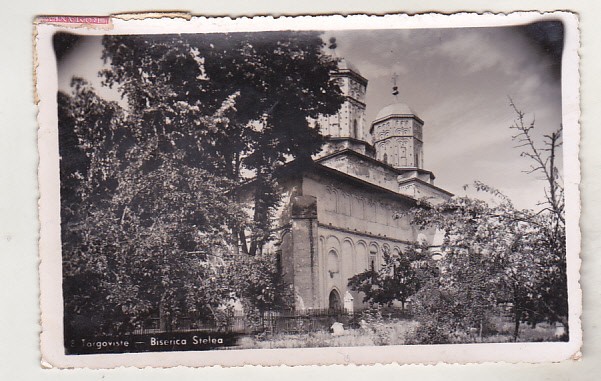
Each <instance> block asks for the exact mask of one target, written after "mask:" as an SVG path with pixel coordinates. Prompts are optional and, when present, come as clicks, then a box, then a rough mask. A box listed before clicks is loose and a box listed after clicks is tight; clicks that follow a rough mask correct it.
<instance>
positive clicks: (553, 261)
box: [509, 99, 568, 336]
mask: <svg viewBox="0 0 601 381" xmlns="http://www.w3.org/2000/svg"><path fill="white" fill-rule="evenodd" d="M509 103H510V106H511V107H512V109H513V110H514V111H515V113H516V116H517V118H516V120H515V121H514V123H513V125H511V129H513V130H514V131H516V134H515V135H514V136H513V139H514V141H516V143H517V147H516V148H519V149H521V150H522V151H521V153H520V154H521V156H522V157H526V158H528V159H530V162H531V163H532V164H531V166H530V169H529V170H527V171H525V172H526V173H529V174H535V175H537V176H540V177H539V178H540V179H541V180H542V181H544V182H545V183H546V186H545V199H544V201H543V202H541V203H540V204H539V206H541V207H542V209H541V211H540V212H539V214H540V220H541V221H540V226H542V227H543V229H541V231H540V238H541V247H544V249H545V252H546V254H547V255H544V256H543V257H542V258H543V261H544V266H545V267H546V269H547V271H546V272H545V274H544V277H543V279H542V280H541V282H540V284H539V290H540V291H541V294H542V295H541V296H540V298H539V299H538V301H537V303H535V305H533V308H535V309H536V311H537V313H538V315H540V316H543V317H544V318H545V319H546V320H549V321H551V322H557V321H559V322H561V323H562V324H563V325H564V327H565V328H566V332H567V330H568V288H567V273H566V226H565V197H564V188H563V181H562V178H561V172H560V170H559V169H558V163H559V162H560V160H559V158H560V157H561V151H560V148H561V146H562V137H561V136H562V135H561V132H562V127H561V126H560V127H559V129H557V130H556V131H554V132H552V133H551V134H545V135H543V141H542V143H537V142H536V140H535V138H534V136H533V132H534V131H535V128H536V124H535V120H534V119H532V121H531V122H529V123H527V122H526V115H525V113H524V112H523V111H521V110H520V109H519V108H518V107H517V106H516V105H515V103H514V102H513V100H511V99H510V100H509ZM566 336H567V335H566Z"/></svg>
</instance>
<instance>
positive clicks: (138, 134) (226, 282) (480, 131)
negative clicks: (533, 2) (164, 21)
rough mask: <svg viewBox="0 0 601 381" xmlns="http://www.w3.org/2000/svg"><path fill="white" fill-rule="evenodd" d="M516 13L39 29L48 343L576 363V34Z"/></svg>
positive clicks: (80, 351)
mask: <svg viewBox="0 0 601 381" xmlns="http://www.w3.org/2000/svg"><path fill="white" fill-rule="evenodd" d="M538 16H539V18H537V17H536V15H528V17H526V18H525V19H524V20H523V21H521V19H519V18H514V19H515V20H518V21H512V22H511V23H491V24H490V25H481V24H482V23H480V24H478V25H474V26H466V25H463V24H461V23H459V24H461V25H460V26H456V27H453V26H451V25H449V23H442V24H441V25H442V26H434V25H431V26H428V27H423V26H421V25H420V26H418V27H415V24H411V25H412V26H411V27H408V26H403V24H402V23H399V27H390V22H389V23H388V24H386V25H387V26H386V27H385V28H378V26H377V25H378V24H377V22H376V21H374V20H372V21H371V22H370V23H369V24H368V27H364V26H361V25H360V24H357V25H359V26H360V27H355V28H353V24H352V23H351V22H350V21H352V18H350V19H349V20H347V21H348V22H349V23H348V25H347V26H345V27H333V28H332V29H329V26H328V25H329V24H328V18H327V17H325V18H324V19H322V21H321V24H320V25H321V28H323V29H321V28H315V27H314V26H311V27H307V28H294V27H291V28H280V29H279V30H273V29H274V28H266V29H265V30H256V28H248V29H247V30H245V29H244V28H240V30H227V31H208V32H207V31H206V30H203V29H202V28H198V29H197V31H196V32H194V31H191V29H190V28H187V29H185V30H183V29H182V31H180V32H178V31H177V30H176V29H175V30H174V29H173V28H171V29H168V30H167V31H165V32H162V31H161V32H157V30H156V29H155V30H153V31H152V32H144V31H142V32H133V31H132V29H131V28H130V29H127V30H126V31H125V32H124V31H120V30H119V29H115V30H113V31H109V30H105V31H102V30H100V29H95V30H94V33H87V32H85V31H82V30H81V29H77V28H68V27H65V25H64V24H61V23H62V22H64V20H50V21H49V22H48V23H47V25H43V26H45V27H47V28H46V29H45V30H44V31H45V32H44V35H45V36H47V38H46V39H45V40H44V41H46V42H47V47H46V48H47V52H49V53H50V54H48V55H47V56H45V57H46V58H44V59H46V60H49V61H52V62H54V65H55V66H51V67H52V68H54V70H55V74H54V75H55V76H56V83H55V84H54V85H53V86H55V87H54V88H53V89H54V91H53V92H46V93H42V92H41V93H40V97H41V98H42V100H44V99H46V100H48V99H50V101H48V102H50V103H45V105H48V104H50V105H51V106H45V107H50V111H48V109H46V113H45V114H44V115H46V116H48V117H49V119H48V120H50V121H51V122H50V123H49V124H48V125H49V126H51V127H49V129H48V131H51V133H50V134H49V135H47V136H50V138H49V139H50V140H51V141H52V142H53V143H52V144H53V145H54V146H53V147H54V148H52V149H53V150H54V151H55V153H56V159H57V160H56V161H55V162H53V163H50V164H48V165H49V166H50V167H51V168H53V170H52V171H51V172H52V173H53V176H55V179H56V185H55V186H54V188H52V187H51V188H50V189H53V190H52V192H51V194H52V196H50V197H51V198H52V197H54V198H55V201H56V204H53V205H55V206H53V207H51V208H50V209H51V210H54V211H55V212H56V213H57V217H58V218H56V219H55V220H54V221H55V222H54V223H53V224H51V226H52V227H51V228H49V231H50V232H51V234H54V235H55V237H56V239H57V242H59V243H58V244H57V245H55V246H54V247H55V248H58V252H55V253H54V254H48V255H47V256H46V257H44V255H42V257H41V260H42V267H41V271H42V272H43V271H44V268H45V267H44V266H53V268H54V269H55V270H56V269H58V271H57V272H54V273H53V274H54V275H52V276H53V277H54V278H52V280H50V282H52V283H53V284H59V285H60V290H55V291H54V292H53V293H52V297H51V300H52V302H51V303H50V304H52V303H54V308H56V310H57V311H59V312H58V313H57V314H56V315H55V314H53V313H49V314H48V315H46V316H52V317H53V318H52V319H51V320H52V322H51V324H52V325H53V326H54V327H56V326H58V327H60V329H59V330H58V333H56V332H55V333H56V334H55V335H53V336H52V337H53V338H55V339H56V338H59V339H62V341H61V342H60V343H57V342H54V343H53V344H52V345H53V346H60V347H61V348H62V349H63V354H64V355H65V356H66V357H68V358H74V357H79V358H85V357H86V356H88V357H90V356H93V355H103V354H126V353H143V352H172V353H173V352H188V353H193V352H202V353H203V354H204V353H214V352H216V353H230V352H237V351H244V353H247V352H253V351H254V352H256V351H260V350H266V349H268V350H274V349H277V350H278V351H277V353H279V355H278V356H280V357H281V358H283V357H286V356H287V353H291V354H292V353H295V352H286V351H288V350H294V349H307V348H321V349H324V350H326V349H327V348H353V347H357V348H364V349H366V348H373V347H380V348H384V349H385V348H402V349H403V350H405V351H411V350H412V348H415V349H416V350H417V348H420V349H419V350H420V351H421V350H423V349H424V348H433V349H432V350H433V352H432V353H436V352H435V351H436V348H442V347H444V348H447V349H448V348H464V347H465V348H471V349H470V350H473V351H475V352H474V353H477V352H478V351H479V349H478V348H479V347H478V346H480V345H481V346H482V348H485V349H486V351H491V353H492V351H494V348H496V347H495V346H494V345H493V344H503V345H505V347H503V348H505V350H507V351H509V352H511V351H512V348H519V350H517V349H516V351H514V352H515V353H522V352H528V348H529V347H527V345H529V344H533V343H536V344H533V345H545V344H550V345H555V346H558V347H557V348H559V346H561V345H564V346H566V347H565V348H570V350H571V352H569V353H568V354H567V355H566V356H565V357H569V355H571V354H573V353H576V352H577V351H578V349H579V344H578V343H579V342H580V341H581V332H580V321H579V313H580V308H581V307H580V304H579V303H580V302H579V300H580V299H579V298H580V295H579V292H580V291H579V289H578V284H577V280H578V279H577V278H578V262H577V261H578V248H579V246H578V241H579V231H578V211H577V209H578V206H577V205H578V204H579V198H578V193H577V192H578V175H579V174H578V157H577V155H578V153H577V149H578V148H577V143H576V142H577V139H578V136H579V127H578V124H577V120H578V117H577V115H576V117H575V118H574V117H569V118H568V117H566V115H565V110H566V108H567V107H566V102H574V101H573V100H572V101H566V99H567V98H566V92H567V93H569V94H577V89H576V90H574V86H575V85H574V81H573V80H572V81H568V82H567V83H566V78H567V77H569V76H566V72H567V69H566V61H565V57H566V55H569V56H570V57H571V58H570V61H569V63H570V65H572V64H573V63H574V60H575V58H574V54H572V53H573V52H571V51H569V50H567V48H566V46H570V45H569V44H567V41H568V37H571V36H570V33H574V30H573V29H575V28H572V29H571V28H570V27H573V24H572V23H571V22H570V21H569V18H567V19H568V21H567V22H566V17H565V14H559V15H546V16H545V17H543V16H541V15H538ZM440 17H441V18H444V17H447V16H440ZM499 17H501V16H499ZM338 21H340V20H338ZM347 21H345V22H347ZM52 22H55V23H59V24H58V26H57V25H54V24H52ZM84 22H85V21H84ZM137 22H138V23H142V21H137ZM155 22H156V20H155ZM282 22H283V21H282ZM334 24H335V23H334ZM295 25H297V24H295ZM336 25H338V24H336ZM424 25H425V24H424ZM38 27H40V26H38ZM42 32H43V31H42ZM38 54H39V55H40V57H42V54H41V53H38ZM40 60H41V59H40ZM573 75H574V76H575V75H577V73H576V72H574V73H573ZM576 86H577V80H576ZM569 104H573V103H569ZM575 104H576V110H577V105H578V103H577V101H576V103H575ZM41 123H42V122H41ZM43 128H44V127H43V126H41V131H42V130H43ZM40 136H41V137H40V139H43V138H44V136H46V135H42V134H40ZM48 161H51V160H48ZM50 167H49V168H50ZM43 168H44V167H43V164H41V167H40V177H41V178H43V177H44V174H43V173H42V171H43ZM574 168H575V170H574ZM574 179H575V181H574ZM43 200H44V194H42V201H43ZM42 215H44V214H43V213H42ZM43 223H44V221H43V220H42V224H43ZM44 234H50V233H46V232H45V231H44V227H43V226H42V241H41V242H40V244H41V245H43V244H44V238H43V237H45V235H44ZM41 250H42V251H43V248H42V247H41ZM50 251H52V250H50ZM47 258H53V259H51V260H47V261H46V262H44V261H45V260H46V259H47ZM41 276H42V278H43V279H42V283H41V285H42V298H43V299H44V289H43V287H44V285H45V284H46V283H45V281H44V277H45V276H46V275H44V273H42V274H41ZM47 277H49V276H47ZM47 300H49V299H47ZM572 301H575V302H574V303H572ZM45 305H48V303H46V304H45V303H44V302H43V303H42V308H44V306H45ZM44 314H45V311H44V310H42V320H43V319H44ZM42 326H43V327H44V321H43V322H42ZM42 336H44V333H42ZM43 339H44V337H43ZM55 341H56V340H55ZM449 345H450V346H451V347H449ZM490 345H493V346H492V347H491V346H490ZM512 345H514V346H516V347H511V346H512ZM524 345H526V346H524ZM537 348H539V347H537ZM544 348H546V347H544ZM553 348H555V347H553ZM561 348H564V347H561ZM279 350H281V351H279ZM566 350H567V349H566ZM258 353H260V352H258ZM353 353H354V352H353ZM541 353H542V352H541ZM201 356H202V355H201ZM516 356H517V354H516ZM424 358H426V359H428V360H427V361H442V360H444V359H445V357H444V356H443V357H436V355H432V356H430V357H427V356H426V357H424ZM478 358H480V357H478V356H475V357H474V359H478ZM483 358H486V357H483ZM549 358H550V359H554V358H555V357H553V356H550V357H549ZM486 359H488V358H486ZM502 359H504V358H499V360H502ZM467 360H469V358H466V359H465V361H467ZM84 361H85V360H84ZM396 361H399V362H402V361H403V357H400V358H398V359H397V360H396ZM412 361H415V360H412ZM424 361H425V360H424ZM476 361H478V360H476ZM489 361H490V359H489ZM537 361H541V360H537ZM361 362H362V361H357V363H361ZM281 363H294V360H292V361H291V362H287V361H286V360H281ZM315 363H317V364H319V363H320V362H319V360H317V361H316V362H315Z"/></svg>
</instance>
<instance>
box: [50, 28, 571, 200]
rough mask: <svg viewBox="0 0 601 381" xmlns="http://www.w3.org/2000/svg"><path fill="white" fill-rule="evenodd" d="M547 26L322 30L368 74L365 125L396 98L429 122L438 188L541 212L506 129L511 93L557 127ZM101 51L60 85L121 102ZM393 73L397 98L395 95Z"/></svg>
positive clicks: (541, 124)
mask: <svg viewBox="0 0 601 381" xmlns="http://www.w3.org/2000/svg"><path fill="white" fill-rule="evenodd" d="M555 25H557V24H555ZM549 26H551V25H550V24H544V25H534V26H529V27H492V28H454V29H412V30H357V31H335V32H325V33H324V35H323V37H324V40H325V41H327V40H328V39H329V38H330V37H335V38H336V41H337V48H336V50H335V54H336V56H338V57H344V58H345V59H347V60H348V61H350V62H351V63H352V64H353V65H354V66H355V67H356V68H357V69H358V70H359V71H360V73H361V75H362V76H363V77H365V78H367V79H368V81H369V83H368V87H367V94H366V104H367V110H366V113H367V118H366V119H367V122H368V123H371V121H372V120H373V119H374V118H375V116H376V114H377V113H378V111H379V110H380V109H381V108H382V107H384V106H386V105H388V104H390V103H394V102H397V101H400V102H403V103H406V104H408V105H409V106H410V107H411V108H412V109H413V110H414V111H415V112H416V113H417V115H418V116H419V117H420V118H421V119H422V120H423V121H424V122H425V125H424V168H425V169H428V170H430V171H432V172H434V174H435V176H436V180H435V184H436V185H437V186H439V187H442V188H444V189H446V190H448V191H450V192H452V193H454V194H456V195H465V194H466V191H465V190H464V189H463V186H464V185H466V184H472V183H473V182H474V181H476V180H478V181H481V182H483V183H485V184H488V185H490V186H492V187H495V188H497V189H499V190H500V191H502V192H503V193H505V194H506V195H508V196H509V197H510V198H511V199H512V200H513V202H514V204H515V205H516V206H517V207H519V208H529V209H539V207H538V206H537V202H539V201H541V200H543V199H544V193H543V192H544V190H543V189H544V188H543V187H544V182H543V181H541V180H539V178H538V177H537V176H535V175H533V174H526V173H524V172H523V171H525V170H527V169H528V168H529V166H530V164H531V163H530V162H529V161H528V160H527V159H526V158H523V157H520V150H519V149H517V148H515V147H514V146H515V142H513V141H512V135H513V134H514V132H513V131H512V130H510V128H509V126H510V125H511V124H512V123H513V121H514V120H515V117H516V114H515V112H514V111H513V110H512V109H511V107H510V105H509V98H508V97H511V98H512V99H513V100H514V102H515V103H516V105H517V106H518V107H519V108H520V109H521V110H522V111H524V112H526V118H527V121H528V122H529V121H530V120H532V118H534V117H535V118H536V133H535V136H536V137H537V138H538V139H539V141H540V140H541V138H542V135H543V134H549V133H551V132H553V131H555V130H557V129H558V128H560V126H561V82H560V74H559V72H560V71H559V59H560V57H561V51H560V48H561V38H562V34H561V29H557V28H553V27H549ZM558 30H559V33H558ZM540 31H543V32H544V33H536V32H540ZM100 57H101V45H100V38H99V37H88V38H85V39H82V40H80V41H79V42H77V46H76V49H71V50H70V51H69V52H67V53H66V54H65V56H64V57H62V59H61V61H60V65H59V66H58V70H59V73H58V74H59V75H58V81H59V84H58V85H59V90H63V91H67V92H69V91H70V90H69V83H70V79H71V77H72V76H73V75H77V76H81V77H83V78H85V79H88V80H89V81H90V82H91V83H92V84H93V85H94V86H95V87H96V88H97V89H98V90H99V93H100V94H101V95H103V96H105V97H107V98H111V99H117V98H118V97H117V95H116V94H115V93H114V92H112V91H108V90H106V89H104V90H103V89H100V82H99V80H98V79H97V75H96V73H97V72H98V70H99V69H100V68H101V67H102V61H101V59H100ZM394 73H396V74H397V76H398V77H397V84H398V86H399V92H400V94H399V95H398V96H397V97H396V98H395V97H394V96H393V95H392V94H391V91H392V76H393V74H394ZM468 194H472V195H473V193H471V192H470V191H468Z"/></svg>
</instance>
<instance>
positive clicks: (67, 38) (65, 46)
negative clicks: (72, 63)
mask: <svg viewBox="0 0 601 381" xmlns="http://www.w3.org/2000/svg"><path fill="white" fill-rule="evenodd" d="M81 38H82V36H79V35H77V34H72V33H65V32H58V33H55V34H54V36H52V46H53V47H54V53H55V54H56V60H57V61H60V60H61V59H62V58H63V57H64V56H65V55H66V54H67V53H68V52H69V51H70V50H71V49H73V48H74V47H75V46H76V45H77V43H78V42H79V41H80V40H81Z"/></svg>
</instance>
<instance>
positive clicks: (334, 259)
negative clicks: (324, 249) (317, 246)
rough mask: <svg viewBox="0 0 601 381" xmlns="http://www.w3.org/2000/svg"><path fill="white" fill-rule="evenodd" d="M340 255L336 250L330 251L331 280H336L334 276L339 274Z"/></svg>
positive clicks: (329, 267) (329, 268) (329, 270)
mask: <svg viewBox="0 0 601 381" xmlns="http://www.w3.org/2000/svg"><path fill="white" fill-rule="evenodd" d="M338 272H339V268H338V254H337V253H336V251H335V250H330V252H329V253H328V273H329V274H330V278H334V275H336V274H338Z"/></svg>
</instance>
